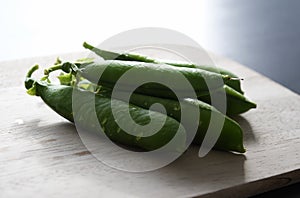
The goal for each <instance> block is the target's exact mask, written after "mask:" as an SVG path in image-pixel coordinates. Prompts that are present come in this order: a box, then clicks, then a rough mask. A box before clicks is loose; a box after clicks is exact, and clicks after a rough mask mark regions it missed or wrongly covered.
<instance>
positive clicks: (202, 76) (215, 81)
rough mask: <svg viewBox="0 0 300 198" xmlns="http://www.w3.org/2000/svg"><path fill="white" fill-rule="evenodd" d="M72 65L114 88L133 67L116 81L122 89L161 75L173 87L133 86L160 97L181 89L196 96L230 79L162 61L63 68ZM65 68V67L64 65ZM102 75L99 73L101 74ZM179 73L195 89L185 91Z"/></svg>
mask: <svg viewBox="0 0 300 198" xmlns="http://www.w3.org/2000/svg"><path fill="white" fill-rule="evenodd" d="M67 66H69V67H72V68H73V70H74V71H75V72H79V73H80V74H81V75H82V76H83V77H84V78H86V79H87V80H89V81H91V82H93V83H96V84H99V85H104V86H106V87H109V88H114V86H115V84H116V82H117V81H118V80H119V79H120V77H121V76H122V75H123V74H125V73H126V72H127V71H129V70H131V69H134V71H135V73H136V75H135V76H134V77H132V78H128V79H126V80H127V81H126V82H124V83H123V84H121V85H119V87H118V88H120V89H121V90H130V88H131V87H134V86H136V85H140V84H139V82H136V81H137V79H139V80H142V79H143V78H145V77H149V79H164V80H165V81H167V82H169V83H172V85H173V87H172V90H170V89H169V88H168V87H166V86H164V85H162V84H159V83H152V82H151V83H146V84H142V85H141V86H139V88H137V89H136V92H137V93H142V94H146V95H153V96H158V97H163V98H176V96H174V93H173V91H174V92H175V93H176V94H177V93H181V96H183V97H191V93H192V92H194V93H196V94H197V96H200V95H203V94H207V93H209V89H208V85H209V88H210V89H217V88H220V87H222V86H223V81H224V82H227V81H230V77H229V76H224V75H220V74H216V73H212V72H208V71H205V70H201V69H195V68H183V67H182V68H180V67H173V66H170V65H165V64H163V65H162V64H152V63H141V62H133V61H102V62H97V63H90V64H87V65H85V66H84V67H82V68H79V69H78V68H76V66H75V65H74V64H71V63H65V64H63V68H67ZM66 70H68V69H66ZM100 76H101V77H100ZM182 77H184V79H185V80H188V81H187V82H188V83H190V85H192V88H193V89H194V90H190V91H187V87H186V85H185V84H184V83H181V82H182Z"/></svg>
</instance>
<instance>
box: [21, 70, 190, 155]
mask: <svg viewBox="0 0 300 198" xmlns="http://www.w3.org/2000/svg"><path fill="white" fill-rule="evenodd" d="M25 86H26V88H27V89H28V90H29V92H30V94H31V95H36V96H40V97H41V98H42V100H43V101H44V102H45V103H46V104H47V105H48V106H49V107H50V108H51V109H52V110H54V111H55V112H56V113H58V114H59V115H61V116H63V117H64V118H66V119H67V120H69V121H71V122H74V116H76V124H79V126H81V127H83V128H84V129H86V130H88V131H93V132H100V131H104V133H105V134H106V135H107V136H108V137H109V138H110V139H111V140H112V141H114V142H118V143H121V144H124V145H127V146H133V147H138V148H141V149H144V150H155V149H158V148H161V147H162V146H165V145H166V144H167V143H168V142H169V141H170V140H172V139H173V137H175V135H176V137H177V138H176V141H175V142H173V143H172V146H171V147H170V148H171V149H172V151H173V150H175V151H180V152H181V151H182V149H184V148H185V144H186V139H185V138H186V132H185V130H184V128H183V127H182V126H181V124H180V123H179V122H177V121H176V120H175V119H173V118H171V117H168V116H166V115H163V114H161V113H159V112H155V111H150V110H146V109H143V108H141V107H138V106H134V105H131V104H127V103H125V102H123V101H119V100H115V99H111V98H110V97H105V96H103V95H96V96H94V94H93V93H91V92H89V91H85V90H79V89H77V88H73V87H71V86H66V85H52V84H49V83H47V82H44V81H35V80H34V79H32V78H30V76H27V78H26V81H25ZM73 91H76V94H77V95H79V96H80V100H75V101H76V106H78V107H82V108H80V109H79V110H78V111H76V112H74V111H73V109H72V107H73V106H72V105H73V104H72V103H73V101H72V94H73ZM112 102H113V104H114V105H117V108H118V109H120V111H119V112H118V113H122V111H123V110H124V109H127V108H129V112H130V115H131V116H132V119H133V120H134V121H135V122H136V123H137V124H140V125H145V124H147V123H149V122H150V117H149V115H150V114H151V116H152V118H153V117H155V118H156V119H157V120H161V122H164V125H163V126H162V128H161V129H159V130H158V131H157V132H156V133H155V134H154V135H151V136H147V137H143V136H142V137H141V136H140V134H141V132H142V133H146V132H147V131H137V130H136V129H135V128H132V131H131V134H137V135H131V134H129V133H127V132H125V131H124V130H122V129H120V128H119V126H118V124H117V123H116V121H115V118H114V115H113V114H112V107H111V103H112ZM92 107H95V110H96V115H97V119H98V122H99V123H100V125H101V127H102V129H103V130H100V131H99V128H97V127H96V126H97V125H95V123H94V122H93V119H91V117H90V115H91V114H92V113H93V110H94V108H92ZM77 122H79V123H77ZM126 122H127V120H123V123H125V124H126Z"/></svg>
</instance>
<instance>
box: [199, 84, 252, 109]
mask: <svg viewBox="0 0 300 198" xmlns="http://www.w3.org/2000/svg"><path fill="white" fill-rule="evenodd" d="M224 91H225V93H226V100H227V101H226V102H227V109H226V110H227V112H226V114H227V115H237V114H241V113H244V112H246V111H248V110H250V109H252V108H256V104H255V103H253V102H251V101H250V100H249V99H247V98H246V97H245V96H244V95H243V94H241V93H239V92H238V91H236V90H234V89H233V88H231V87H229V86H227V85H224V86H223V87H222V88H219V89H217V90H215V91H214V92H215V95H214V97H218V95H220V96H221V95H222V94H223V93H224ZM198 99H199V100H201V101H204V102H206V103H209V104H211V96H210V94H203V95H201V96H198Z"/></svg>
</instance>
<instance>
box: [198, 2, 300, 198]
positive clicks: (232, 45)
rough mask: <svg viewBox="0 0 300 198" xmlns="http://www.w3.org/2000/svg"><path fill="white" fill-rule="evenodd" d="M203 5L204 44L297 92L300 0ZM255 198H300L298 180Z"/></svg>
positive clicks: (299, 58)
mask: <svg viewBox="0 0 300 198" xmlns="http://www.w3.org/2000/svg"><path fill="white" fill-rule="evenodd" d="M204 7H205V9H207V10H205V13H206V14H205V15H206V17H207V18H205V20H206V21H208V22H207V24H205V25H204V27H205V30H206V36H205V39H206V41H205V47H207V48H208V49H210V50H211V51H213V52H215V53H217V54H221V55H224V56H226V57H229V58H231V59H233V60H236V61H238V62H240V63H242V64H244V65H246V66H247V67H250V68H252V69H254V70H256V71H258V72H259V73H262V74H264V75H265V76H268V77H269V78H271V79H272V80H274V81H276V82H279V83H280V84H282V85H284V86H286V87H287V88H289V89H291V90H293V91H295V92H297V93H298V94H299V93H300V83H299V74H300V0H248V1H246V0H212V1H209V2H208V3H207V4H206V5H205V6H204ZM207 19H208V20H207ZM266 91H267V90H266ZM299 152H300V151H299ZM258 197H259V198H263V197H300V183H298V184H294V185H292V186H289V187H285V188H282V189H279V190H275V191H271V192H268V193H265V194H262V195H259V196H257V198H258Z"/></svg>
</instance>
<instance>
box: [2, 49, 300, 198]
mask: <svg viewBox="0 0 300 198" xmlns="http://www.w3.org/2000/svg"><path fill="white" fill-rule="evenodd" d="M81 56H82V53H80V54H78V53H74V54H69V55H62V56H60V57H62V58H64V59H71V60H72V59H73V60H74V59H76V58H78V57H81ZM55 58H56V56H52V57H42V58H31V59H23V60H16V61H8V62H2V63H0V79H1V81H0V90H1V91H0V105H1V113H2V114H1V125H0V142H1V144H0V170H1V171H0V197H102V196H118V197H187V196H200V197H216V196H221V195H222V196H226V197H245V196H250V195H254V194H257V193H262V192H265V191H268V190H271V189H275V188H279V187H282V186H286V185H289V184H292V183H295V182H297V181H300V119H299V118H300V97H299V95H297V94H295V93H293V92H291V91H290V90H288V89H286V88H284V87H282V86H281V85H279V84H277V83H275V82H273V81H271V80H270V79H268V78H266V77H264V76H262V75H260V74H258V73H256V72H254V71H252V70H250V69H248V68H247V67H245V66H243V65H241V64H239V63H236V62H234V61H231V60H228V59H226V58H222V57H214V58H215V60H216V61H217V65H221V66H222V65H223V66H226V67H227V68H228V69H229V70H232V71H233V72H235V73H237V74H238V75H240V76H243V77H244V78H245V79H246V80H245V81H244V82H243V88H244V90H245V91H246V94H247V96H249V98H251V99H252V100H253V101H255V102H256V103H257V105H258V108H257V109H256V110H251V111H249V112H248V113H245V114H243V115H242V116H240V117H238V118H237V119H238V122H239V123H240V124H241V126H242V128H243V130H244V132H245V147H246V149H247V152H246V153H245V155H235V154H231V153H227V152H221V151H211V152H210V153H209V154H208V155H207V156H205V157H204V158H199V157H198V149H199V147H197V146H192V147H191V148H190V149H189V150H188V151H187V152H186V153H185V154H184V155H183V156H181V157H180V158H179V159H178V160H176V161H175V162H173V163H172V164H170V165H168V166H167V167H164V168H162V169H159V170H156V171H152V172H146V173H128V172H122V171H118V170H115V169H112V168H110V167H108V166H106V165H104V164H102V163H101V162H99V161H98V160H96V159H95V158H94V157H93V156H92V155H91V154H90V153H89V152H88V151H87V149H86V148H85V146H84V145H83V144H82V142H81V140H80V138H79V136H78V134H77V132H76V129H75V127H74V126H73V125H72V124H70V123H69V122H67V121H66V120H64V119H63V118H61V117H60V116H58V115H56V114H55V113H54V112H53V111H52V110H50V109H49V108H48V107H47V106H46V105H45V104H44V103H43V102H42V100H41V99H40V98H38V97H29V96H28V95H27V94H26V93H25V88H24V87H23V80H24V75H25V73H26V71H27V70H28V68H29V67H30V66H31V65H33V64H35V63H40V65H41V66H49V65H50V64H51V63H53V60H55Z"/></svg>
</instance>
